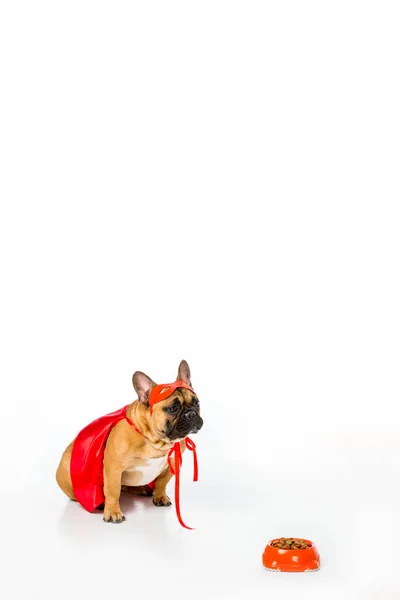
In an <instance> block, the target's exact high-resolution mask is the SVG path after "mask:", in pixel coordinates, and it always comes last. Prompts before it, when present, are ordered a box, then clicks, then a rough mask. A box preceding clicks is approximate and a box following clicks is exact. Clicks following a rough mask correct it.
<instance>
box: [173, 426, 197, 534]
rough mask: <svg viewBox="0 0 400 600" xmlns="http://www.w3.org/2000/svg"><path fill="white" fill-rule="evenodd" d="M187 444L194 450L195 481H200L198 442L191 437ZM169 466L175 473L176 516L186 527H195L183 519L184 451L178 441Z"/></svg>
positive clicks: (174, 446)
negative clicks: (181, 482)
mask: <svg viewBox="0 0 400 600" xmlns="http://www.w3.org/2000/svg"><path fill="white" fill-rule="evenodd" d="M185 445H186V448H187V449H188V450H190V451H191V452H193V481H198V478H199V466H198V462H197V452H196V444H195V443H194V442H193V440H191V439H190V438H186V439H185ZM173 456H174V462H175V466H173V465H172V457H173ZM168 466H169V468H170V470H171V473H172V475H175V508H176V516H177V517H178V521H179V523H180V524H181V525H182V527H185V529H192V530H193V529H194V527H188V526H187V525H185V523H184V522H183V520H182V516H181V506H180V471H181V467H182V451H181V444H180V442H176V443H175V444H174V445H173V447H172V448H171V450H170V451H169V453H168Z"/></svg>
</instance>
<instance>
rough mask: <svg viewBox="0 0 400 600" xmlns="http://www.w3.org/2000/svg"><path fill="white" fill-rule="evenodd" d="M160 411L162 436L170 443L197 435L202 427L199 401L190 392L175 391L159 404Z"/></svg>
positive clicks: (183, 390)
mask: <svg viewBox="0 0 400 600" xmlns="http://www.w3.org/2000/svg"><path fill="white" fill-rule="evenodd" d="M160 410H161V411H162V413H163V415H164V419H165V425H164V435H165V437H166V438H168V439H169V440H171V441H173V440H178V439H183V438H185V437H186V436H187V435H190V434H192V433H198V432H199V431H200V429H201V428H202V427H203V419H202V418H201V416H200V402H199V399H198V398H197V396H196V394H194V393H193V392H191V391H190V390H185V389H179V390H176V391H175V392H174V393H173V394H172V395H171V396H170V397H169V398H167V399H166V400H164V402H160Z"/></svg>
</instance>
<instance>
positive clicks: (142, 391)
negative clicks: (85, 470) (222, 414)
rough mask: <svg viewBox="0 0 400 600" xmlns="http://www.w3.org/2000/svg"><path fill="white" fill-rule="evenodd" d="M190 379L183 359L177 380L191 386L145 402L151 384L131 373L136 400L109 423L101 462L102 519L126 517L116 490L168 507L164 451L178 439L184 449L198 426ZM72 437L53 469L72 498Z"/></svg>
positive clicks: (169, 474)
mask: <svg viewBox="0 0 400 600" xmlns="http://www.w3.org/2000/svg"><path fill="white" fill-rule="evenodd" d="M190 379H191V375H190V368H189V365H188V364H187V362H186V361H185V360H183V361H182V362H181V363H180V365H179V369H178V377H177V382H179V381H180V382H182V383H184V384H185V385H186V386H187V387H188V388H190V389H187V388H184V387H178V388H177V389H175V391H173V393H172V394H171V395H170V396H169V397H167V398H166V399H165V400H162V401H159V402H157V403H156V404H154V406H150V404H149V398H150V394H151V390H152V389H153V388H154V387H155V386H156V383H155V382H154V381H153V380H152V379H150V377H148V376H147V375H145V374H144V373H142V372H141V371H136V372H135V373H134V374H133V376H132V383H133V387H134V389H135V391H136V393H137V395H138V399H137V400H135V401H134V402H132V403H131V404H129V405H128V406H127V407H126V417H125V418H121V419H120V420H119V421H118V422H117V423H116V424H115V426H112V428H111V430H110V432H109V434H108V437H107V439H106V442H105V447H104V457H103V461H102V463H103V464H102V465H100V468H101V469H102V473H101V477H102V481H103V485H102V490H103V491H102V494H103V497H104V514H103V519H104V521H105V522H107V523H122V522H123V521H124V520H125V516H124V515H123V513H122V511H121V508H120V503H119V499H120V495H121V491H123V492H128V493H132V494H136V495H141V496H153V503H154V504H155V505H156V506H171V500H170V499H169V497H168V496H167V491H166V488H167V484H168V482H169V481H170V479H171V478H172V476H173V474H172V472H171V469H170V467H169V465H168V455H169V452H170V451H171V449H172V447H173V446H174V444H175V443H176V442H180V446H181V450H182V452H183V451H184V450H185V439H186V437H187V436H188V435H190V434H194V433H198V431H200V429H201V428H202V427H203V419H202V417H201V416H200V403H199V399H198V397H197V395H196V393H195V392H194V391H193V386H192V384H191V381H190ZM124 414H125V413H124ZM76 440H77V438H75V439H74V440H73V441H72V442H71V443H70V444H69V446H68V447H67V448H66V450H65V451H64V453H63V455H62V458H61V461H60V464H59V466H58V469H57V473H56V480H57V483H58V485H59V486H60V488H61V489H62V490H63V492H64V493H65V494H66V495H67V496H68V498H70V499H71V500H76V498H75V493H74V487H73V482H72V477H71V457H72V456H73V450H74V443H75V441H76ZM172 466H173V467H174V462H173V460H172ZM150 484H152V485H150Z"/></svg>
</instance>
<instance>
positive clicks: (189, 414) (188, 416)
mask: <svg viewBox="0 0 400 600" xmlns="http://www.w3.org/2000/svg"><path fill="white" fill-rule="evenodd" d="M183 416H184V417H185V419H187V420H188V421H191V420H192V419H194V418H195V417H196V416H197V412H196V411H195V410H188V411H186V412H185V414H184V415H183Z"/></svg>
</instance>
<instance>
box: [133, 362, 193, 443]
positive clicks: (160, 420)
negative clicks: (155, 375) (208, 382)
mask: <svg viewBox="0 0 400 600" xmlns="http://www.w3.org/2000/svg"><path fill="white" fill-rule="evenodd" d="M177 381H183V382H184V383H185V384H186V385H188V386H189V387H191V388H192V390H193V386H192V384H191V381H190V369H189V365H188V364H187V362H186V361H185V360H183V361H182V362H181V364H180V365H179V369H178V377H177ZM132 382H133V387H134V388H135V390H136V392H137V394H138V397H139V402H141V403H142V404H143V405H144V406H145V407H146V408H147V409H148V410H149V423H150V426H151V428H152V429H153V430H154V431H155V433H156V434H157V437H159V438H160V439H166V440H168V441H171V442H172V441H176V440H180V439H183V438H185V437H186V436H188V435H190V434H193V433H197V432H198V431H200V429H201V428H202V427H203V419H202V418H201V416H200V402H199V399H198V397H197V394H196V393H195V392H194V391H192V390H188V389H186V388H180V387H178V388H177V389H176V390H174V391H173V392H172V394H171V395H170V396H168V398H166V399H165V400H162V401H160V402H157V403H156V404H154V405H153V406H152V411H150V404H149V398H150V394H151V390H152V389H153V387H154V386H155V385H156V383H155V382H154V381H153V380H152V379H150V377H148V376H147V375H145V374H144V373H142V372H141V371H136V373H134V374H133V377H132ZM150 412H151V414H150Z"/></svg>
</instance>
